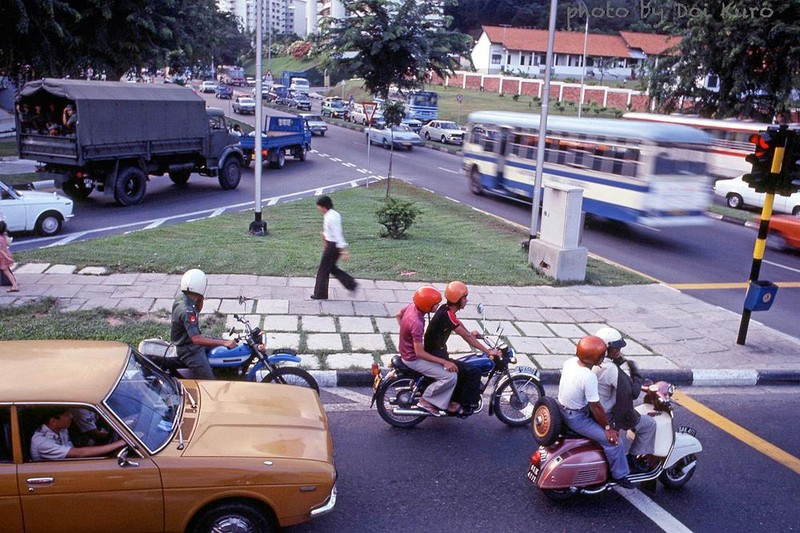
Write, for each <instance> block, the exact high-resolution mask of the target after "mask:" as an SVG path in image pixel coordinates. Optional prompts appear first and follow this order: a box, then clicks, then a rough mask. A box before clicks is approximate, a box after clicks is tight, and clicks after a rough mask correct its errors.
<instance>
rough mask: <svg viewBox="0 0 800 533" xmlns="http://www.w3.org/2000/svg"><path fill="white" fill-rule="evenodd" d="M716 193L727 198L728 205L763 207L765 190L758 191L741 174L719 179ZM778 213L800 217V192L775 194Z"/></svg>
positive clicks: (775, 208)
mask: <svg viewBox="0 0 800 533" xmlns="http://www.w3.org/2000/svg"><path fill="white" fill-rule="evenodd" d="M714 194H716V195H717V196H720V197H722V198H725V202H726V203H727V204H728V207H732V208H734V209H741V208H742V207H743V206H746V205H749V206H753V207H763V206H764V197H765V196H766V194H765V193H763V192H756V191H755V190H754V189H752V188H750V186H748V185H747V183H745V181H744V180H743V179H742V177H741V176H739V177H738V178H733V179H724V180H717V181H716V182H715V183H714ZM772 209H773V211H775V212H776V213H787V214H790V215H795V216H798V217H800V192H796V193H794V194H793V195H791V196H781V195H779V194H776V195H775V203H774V205H773V207H772Z"/></svg>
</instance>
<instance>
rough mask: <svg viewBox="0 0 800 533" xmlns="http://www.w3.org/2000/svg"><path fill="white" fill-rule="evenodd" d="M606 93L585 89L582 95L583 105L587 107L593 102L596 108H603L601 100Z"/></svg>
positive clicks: (589, 88)
mask: <svg viewBox="0 0 800 533" xmlns="http://www.w3.org/2000/svg"><path fill="white" fill-rule="evenodd" d="M605 95H606V92H605V91H604V90H600V89H593V88H591V87H586V90H585V91H584V93H583V104H584V105H587V104H588V103H589V102H594V103H596V104H597V105H598V106H600V107H602V106H603V98H604V97H605Z"/></svg>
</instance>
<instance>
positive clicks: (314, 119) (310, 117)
mask: <svg viewBox="0 0 800 533" xmlns="http://www.w3.org/2000/svg"><path fill="white" fill-rule="evenodd" d="M306 120H308V121H311V122H322V119H321V118H320V117H319V115H306Z"/></svg>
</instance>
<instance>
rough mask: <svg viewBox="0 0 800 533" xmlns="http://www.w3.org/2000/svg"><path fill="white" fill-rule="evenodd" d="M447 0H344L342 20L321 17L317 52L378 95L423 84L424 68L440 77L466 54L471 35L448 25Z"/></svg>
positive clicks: (424, 78) (456, 64)
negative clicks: (445, 7)
mask: <svg viewBox="0 0 800 533" xmlns="http://www.w3.org/2000/svg"><path fill="white" fill-rule="evenodd" d="M450 1H451V0H431V1H427V2H419V1H417V0H400V1H396V0H348V1H345V8H346V10H347V12H348V13H349V14H350V15H349V16H348V17H347V19H346V20H345V21H340V20H337V19H331V18H328V19H324V20H323V21H322V22H321V24H320V26H321V27H322V28H323V34H324V35H326V40H325V41H324V43H323V44H322V50H323V51H324V52H326V53H327V54H328V56H329V57H330V61H331V63H332V66H333V68H338V67H340V66H344V67H346V68H349V69H351V71H352V72H354V73H355V74H356V75H357V76H361V77H363V78H364V87H365V88H366V89H367V90H368V91H370V92H372V93H374V94H376V95H378V96H380V97H382V98H387V97H388V96H389V87H390V86H391V85H396V86H397V87H398V89H399V90H400V91H401V92H405V91H407V90H411V89H418V88H420V87H422V86H423V84H424V83H425V80H426V78H427V76H428V73H429V72H431V71H432V72H435V73H436V74H438V75H440V76H442V77H444V76H445V75H447V74H450V73H452V72H453V71H454V70H455V69H456V68H457V67H458V66H459V59H458V58H459V57H460V56H468V55H469V52H470V39H469V37H467V36H466V35H464V34H462V33H459V32H457V31H454V30H451V29H449V26H450V18H449V17H446V16H444V15H443V10H442V9H443V7H444V6H445V5H446V4H447V3H449V2H450Z"/></svg>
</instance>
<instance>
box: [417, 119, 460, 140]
mask: <svg viewBox="0 0 800 533" xmlns="http://www.w3.org/2000/svg"><path fill="white" fill-rule="evenodd" d="M419 134H420V135H422V136H423V137H425V139H426V140H428V141H441V142H443V143H444V144H447V143H458V144H461V143H462V142H464V130H462V129H461V128H460V127H459V126H458V124H456V123H455V122H450V121H449V120H431V121H430V122H428V123H427V124H425V125H424V126H422V129H421V130H420V131H419Z"/></svg>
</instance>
